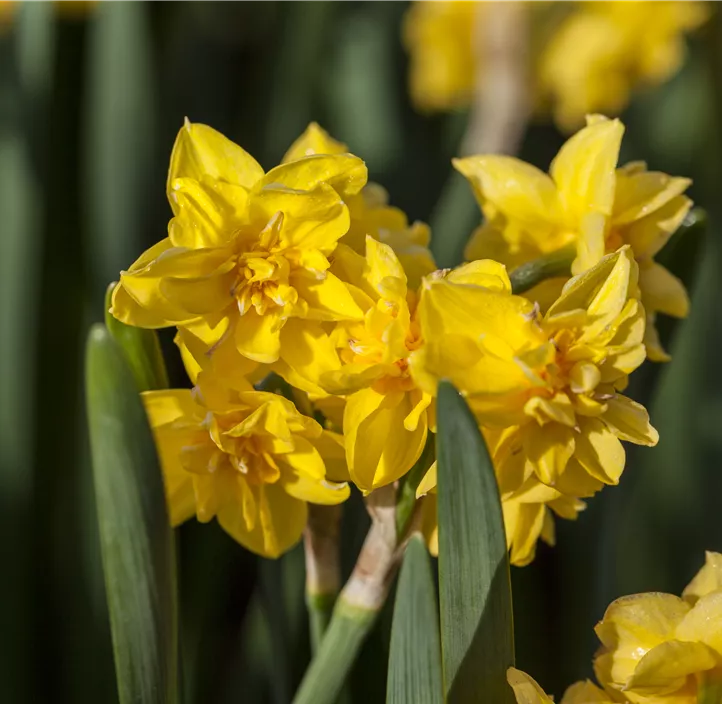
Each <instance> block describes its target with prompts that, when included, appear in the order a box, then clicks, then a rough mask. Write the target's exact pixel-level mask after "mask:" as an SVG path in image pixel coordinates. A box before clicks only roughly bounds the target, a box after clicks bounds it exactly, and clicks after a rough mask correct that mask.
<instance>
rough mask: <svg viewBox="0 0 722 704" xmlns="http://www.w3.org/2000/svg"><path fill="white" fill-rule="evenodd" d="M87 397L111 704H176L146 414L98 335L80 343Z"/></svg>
mask: <svg viewBox="0 0 722 704" xmlns="http://www.w3.org/2000/svg"><path fill="white" fill-rule="evenodd" d="M86 355H87V356H86V393H87V404H88V423H89V430H90V444H91V451H92V459H93V478H94V483H95V495H96V504H97V509H98V524H99V528H100V544H101V552H102V556H103V571H104V573H105V586H106V593H107V599H108V609H109V612H110V624H111V631H112V635H113V651H114V655H115V669H116V676H117V681H118V693H119V698H120V704H131V703H132V704H174V703H175V702H177V701H178V624H177V594H176V574H175V549H174V542H173V533H172V531H171V528H170V522H169V520H168V514H167V511H166V502H165V495H164V491H163V480H162V476H161V472H160V468H159V465H158V458H157V455H156V451H155V444H154V442H153V436H152V434H151V431H150V428H149V426H148V421H147V419H146V415H145V409H144V408H143V404H142V402H141V399H140V395H139V394H138V391H137V389H136V386H135V383H134V380H133V375H132V373H131V370H130V368H129V366H128V364H127V362H126V360H125V357H124V355H123V353H122V351H121V349H120V347H119V346H118V344H117V343H116V342H115V340H114V339H113V338H112V337H111V335H110V333H109V332H108V330H107V329H106V328H105V326H103V325H95V326H93V327H92V328H91V330H90V334H89V336H88V345H87V352H86Z"/></svg>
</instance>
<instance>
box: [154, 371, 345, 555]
mask: <svg viewBox="0 0 722 704" xmlns="http://www.w3.org/2000/svg"><path fill="white" fill-rule="evenodd" d="M248 388H249V390H248V391H243V392H237V391H229V390H227V389H225V388H223V387H220V386H217V385H216V384H214V383H210V384H204V382H203V380H201V385H200V387H196V388H195V389H194V390H193V391H190V390H188V389H171V390H167V391H147V392H145V393H143V402H144V404H145V407H146V411H147V413H148V417H149V420H150V424H151V427H152V429H153V434H154V436H155V440H156V444H157V446H158V451H159V455H160V459H161V466H162V470H163V475H164V480H165V487H166V495H167V500H168V507H169V512H170V519H171V523H172V525H174V526H177V525H179V524H180V523H183V522H184V521H186V520H187V519H189V518H191V517H192V516H193V515H195V516H196V517H197V518H198V520H199V521H202V522H207V521H210V520H212V519H213V518H214V517H217V518H218V522H219V523H220V525H221V527H222V528H223V529H224V530H225V531H226V532H227V533H229V534H230V535H231V536H232V537H233V538H234V539H235V540H237V541H238V542H239V543H240V544H241V545H243V546H244V547H246V548H248V549H249V550H252V551H253V552H255V553H258V554H259V555H263V556H265V557H278V556H279V555H280V554H282V553H283V552H285V551H286V550H288V549H289V548H290V547H292V546H293V545H294V544H295V543H297V542H298V540H299V539H300V538H301V533H302V531H303V528H304V526H305V525H306V516H307V508H306V503H307V502H310V503H317V504H338V503H341V502H342V501H344V500H345V499H346V498H347V497H348V495H349V487H348V485H347V484H345V483H334V482H333V481H331V480H329V479H327V476H328V474H329V470H330V469H331V467H332V466H333V467H334V468H335V472H336V473H333V472H331V473H332V474H334V477H335V478H336V479H342V478H343V473H344V472H343V467H342V464H343V461H342V457H343V453H342V451H340V458H339V459H340V461H339V462H338V463H334V464H333V465H330V464H329V465H328V466H327V465H326V464H325V463H324V459H323V458H322V454H325V452H326V451H327V449H329V448H330V455H333V454H334V450H333V448H334V445H336V442H337V438H335V437H329V436H328V435H327V433H326V431H324V430H323V429H322V428H321V426H320V425H319V424H318V423H316V421H314V420H313V419H311V418H308V417H307V416H304V415H302V414H300V413H299V412H298V411H297V410H296V408H295V407H294V405H293V404H292V403H291V402H290V401H287V400H286V399H284V398H283V397H281V396H277V395H275V394H271V393H266V392H261V391H254V390H252V389H251V387H248ZM335 454H336V455H337V456H338V455H339V453H338V452H336V453H335Z"/></svg>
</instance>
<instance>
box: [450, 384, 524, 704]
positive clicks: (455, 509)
mask: <svg viewBox="0 0 722 704" xmlns="http://www.w3.org/2000/svg"><path fill="white" fill-rule="evenodd" d="M437 417H438V433H437V437H436V443H437V448H438V449H437V458H438V488H437V491H438V507H439V508H438V511H439V594H440V602H441V647H442V653H443V664H444V683H445V687H446V697H447V701H448V702H449V704H455V702H463V704H475V703H476V702H494V703H495V704H504V703H505V702H509V703H510V704H511V703H512V702H514V696H513V693H512V690H511V688H510V687H509V686H508V685H507V682H506V670H507V668H509V667H511V666H513V665H514V635H513V621H512V609H511V589H510V585H509V559H508V554H507V549H506V539H505V537H504V522H503V517H502V512H501V503H500V500H499V490H498V488H497V484H496V478H495V476H494V467H493V465H492V462H491V458H490V457H489V452H488V450H487V448H486V444H485V443H484V439H483V438H482V436H481V432H480V431H479V428H478V425H477V423H476V419H475V418H474V416H473V415H472V413H471V411H470V410H469V407H468V406H467V404H466V402H465V401H464V399H463V398H462V397H461V396H460V395H459V393H458V392H457V390H456V389H455V388H454V387H453V386H452V385H451V384H450V383H448V382H445V381H442V382H441V383H440V384H439V394H438V399H437Z"/></svg>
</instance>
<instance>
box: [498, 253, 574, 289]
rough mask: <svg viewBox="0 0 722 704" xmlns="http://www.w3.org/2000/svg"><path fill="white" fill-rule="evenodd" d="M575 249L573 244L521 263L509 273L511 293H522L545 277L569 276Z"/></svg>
mask: <svg viewBox="0 0 722 704" xmlns="http://www.w3.org/2000/svg"><path fill="white" fill-rule="evenodd" d="M576 254H577V251H576V248H575V247H574V246H573V245H570V246H568V247H563V248H562V249H558V250H556V251H555V252H551V254H547V255H546V256H543V257H539V258H538V259H534V260H533V261H530V262H527V263H526V264H522V265H521V266H519V267H517V268H516V269H514V271H512V272H511V274H510V275H509V279H511V290H512V292H513V293H516V294H518V293H524V292H525V291H528V290H529V289H530V288H533V287H534V286H536V285H537V284H540V283H541V282H542V281H545V280H546V279H553V278H555V277H557V276H564V277H569V276H571V267H572V262H573V261H574V257H576Z"/></svg>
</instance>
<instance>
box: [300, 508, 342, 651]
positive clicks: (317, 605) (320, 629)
mask: <svg viewBox="0 0 722 704" xmlns="http://www.w3.org/2000/svg"><path fill="white" fill-rule="evenodd" d="M340 522H341V506H318V505H315V504H309V505H308V523H307V525H306V530H305V531H304V534H303V546H304V552H305V555H306V605H307V607H308V617H309V622H310V626H311V648H312V650H313V652H314V653H316V652H318V648H319V646H320V644H321V641H322V640H323V636H324V633H325V632H326V629H327V628H328V624H329V622H330V621H331V615H332V613H333V606H334V604H335V602H336V597H337V596H338V592H339V589H340V588H341V566H340V563H339V549H338V540H339V525H340Z"/></svg>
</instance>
